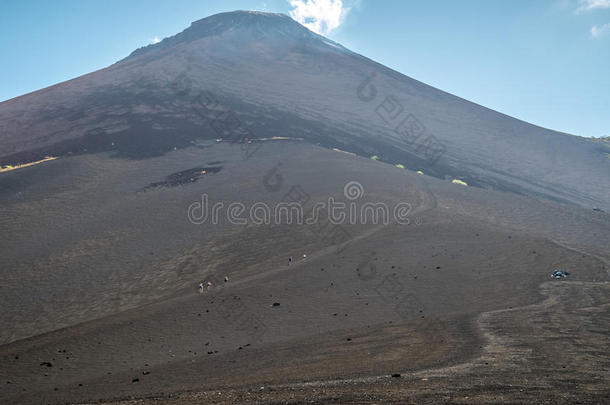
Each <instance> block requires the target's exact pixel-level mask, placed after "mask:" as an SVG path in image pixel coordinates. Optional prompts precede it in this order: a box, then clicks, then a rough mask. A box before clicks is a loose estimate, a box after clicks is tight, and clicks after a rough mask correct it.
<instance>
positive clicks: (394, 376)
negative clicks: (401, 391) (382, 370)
mask: <svg viewBox="0 0 610 405" xmlns="http://www.w3.org/2000/svg"><path fill="white" fill-rule="evenodd" d="M392 378H400V373H394V374H392Z"/></svg>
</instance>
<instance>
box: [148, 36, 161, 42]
mask: <svg viewBox="0 0 610 405" xmlns="http://www.w3.org/2000/svg"><path fill="white" fill-rule="evenodd" d="M159 42H161V40H160V39H159V37H154V38H152V39H151V40H150V43H151V44H158V43H159Z"/></svg>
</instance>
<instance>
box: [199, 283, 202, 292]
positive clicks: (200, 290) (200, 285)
mask: <svg viewBox="0 0 610 405" xmlns="http://www.w3.org/2000/svg"><path fill="white" fill-rule="evenodd" d="M202 292H203V283H199V294H201V293H202Z"/></svg>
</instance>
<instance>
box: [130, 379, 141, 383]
mask: <svg viewBox="0 0 610 405" xmlns="http://www.w3.org/2000/svg"><path fill="white" fill-rule="evenodd" d="M138 381H140V379H139V378H134V379H132V380H131V382H132V383H137V382H138Z"/></svg>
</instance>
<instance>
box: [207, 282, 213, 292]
mask: <svg viewBox="0 0 610 405" xmlns="http://www.w3.org/2000/svg"><path fill="white" fill-rule="evenodd" d="M207 285H208V290H209V289H210V288H212V282H211V281H208V283H207Z"/></svg>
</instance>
